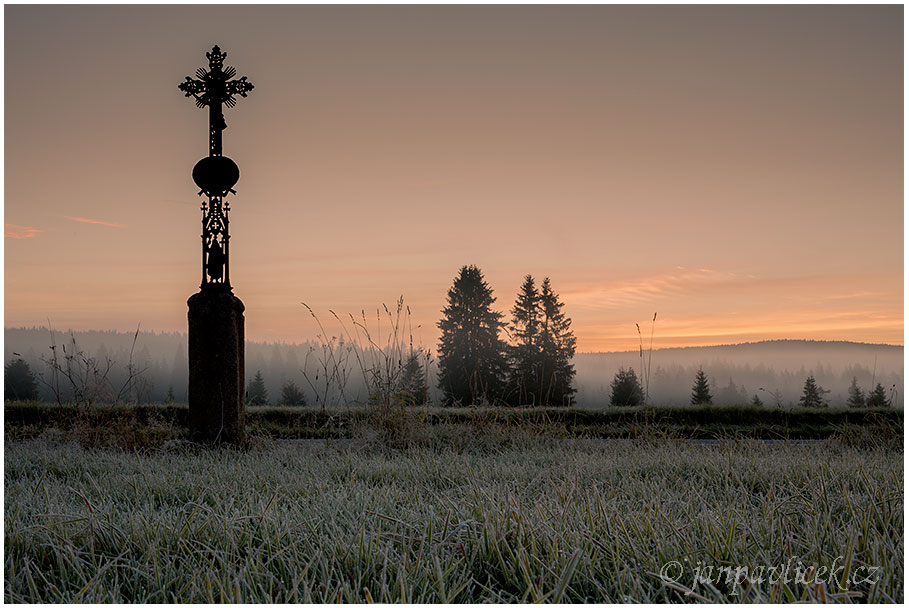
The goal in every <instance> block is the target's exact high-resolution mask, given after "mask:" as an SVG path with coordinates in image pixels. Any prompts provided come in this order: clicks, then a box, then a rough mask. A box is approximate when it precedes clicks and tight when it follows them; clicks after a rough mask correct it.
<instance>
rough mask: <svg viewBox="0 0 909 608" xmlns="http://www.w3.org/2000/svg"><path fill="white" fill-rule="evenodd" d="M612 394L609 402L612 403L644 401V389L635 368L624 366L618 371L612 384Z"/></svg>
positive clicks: (630, 403)
mask: <svg viewBox="0 0 909 608" xmlns="http://www.w3.org/2000/svg"><path fill="white" fill-rule="evenodd" d="M610 388H611V389H612V396H611V397H610V399H609V402H610V403H611V404H612V405H640V404H641V403H643V402H644V389H643V388H641V383H640V382H639V381H638V376H637V374H635V373H634V370H633V369H631V368H628V369H627V370H626V369H625V368H624V367H623V368H620V369H619V371H617V372H616V374H615V378H613V380H612V384H611V385H610Z"/></svg>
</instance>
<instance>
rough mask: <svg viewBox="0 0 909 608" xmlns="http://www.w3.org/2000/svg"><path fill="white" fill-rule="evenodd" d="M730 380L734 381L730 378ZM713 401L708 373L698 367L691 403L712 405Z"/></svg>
mask: <svg viewBox="0 0 909 608" xmlns="http://www.w3.org/2000/svg"><path fill="white" fill-rule="evenodd" d="M730 382H732V381H731V380H730ZM711 403H713V397H711V396H710V384H709V383H708V382H707V374H705V373H704V370H703V369H698V373H697V375H696V376H695V377H694V387H692V389H691V405H710V404H711Z"/></svg>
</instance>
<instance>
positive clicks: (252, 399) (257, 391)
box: [246, 370, 268, 405]
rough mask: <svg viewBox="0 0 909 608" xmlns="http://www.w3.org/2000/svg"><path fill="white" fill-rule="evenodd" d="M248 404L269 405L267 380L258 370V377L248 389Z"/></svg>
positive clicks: (254, 378) (255, 377)
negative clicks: (266, 387)
mask: <svg viewBox="0 0 909 608" xmlns="http://www.w3.org/2000/svg"><path fill="white" fill-rule="evenodd" d="M246 403H247V404H248V405H267V404H268V391H267V390H266V389H265V380H264V379H263V378H262V372H261V371H259V370H256V375H255V376H254V377H253V379H252V381H251V382H250V383H249V386H248V387H247V388H246Z"/></svg>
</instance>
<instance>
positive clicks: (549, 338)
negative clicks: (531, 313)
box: [539, 277, 577, 405]
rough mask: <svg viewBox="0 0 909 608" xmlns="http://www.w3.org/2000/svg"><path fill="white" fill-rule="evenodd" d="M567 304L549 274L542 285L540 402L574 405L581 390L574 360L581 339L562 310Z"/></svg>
mask: <svg viewBox="0 0 909 608" xmlns="http://www.w3.org/2000/svg"><path fill="white" fill-rule="evenodd" d="M563 306H564V304H563V303H562V302H560V301H559V296H558V294H557V293H555V292H554V291H553V290H552V285H551V284H550V282H549V277H546V278H544V279H543V283H542V284H541V285H540V307H541V308H542V312H543V317H542V322H541V324H540V349H541V351H542V378H541V379H542V384H541V386H540V391H541V392H540V400H539V403H542V404H546V405H571V403H572V401H573V395H574V393H575V392H577V390H576V389H575V388H574V386H573V382H574V374H575V369H574V365H572V363H571V358H572V357H574V353H575V348H576V345H577V339H576V338H575V337H574V332H572V331H571V319H570V318H568V317H567V316H565V313H564V312H562V307H563Z"/></svg>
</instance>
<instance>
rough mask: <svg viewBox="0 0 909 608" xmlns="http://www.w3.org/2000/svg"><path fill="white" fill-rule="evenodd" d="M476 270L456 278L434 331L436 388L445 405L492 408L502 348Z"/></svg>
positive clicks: (496, 317)
mask: <svg viewBox="0 0 909 608" xmlns="http://www.w3.org/2000/svg"><path fill="white" fill-rule="evenodd" d="M495 301H496V299H495V298H494V297H493V296H492V289H490V287H489V285H487V284H486V281H485V280H484V279H483V273H482V272H481V271H480V269H479V268H477V267H476V266H464V267H462V268H461V270H460V272H459V273H458V276H457V278H455V280H454V284H453V285H452V287H451V289H449V290H448V301H447V305H446V306H445V308H444V309H443V310H442V320H441V321H439V329H441V330H442V337H441V339H440V342H439V388H440V389H441V390H442V395H443V403H444V404H445V405H474V404H479V403H482V402H488V403H497V402H500V401H501V400H502V398H503V392H504V385H505V379H506V374H507V369H508V368H507V363H506V359H505V349H506V345H505V343H504V342H502V340H501V339H500V338H499V330H501V329H502V313H499V312H495V311H493V310H492V308H491V307H492V305H493V303H494V302H495Z"/></svg>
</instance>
